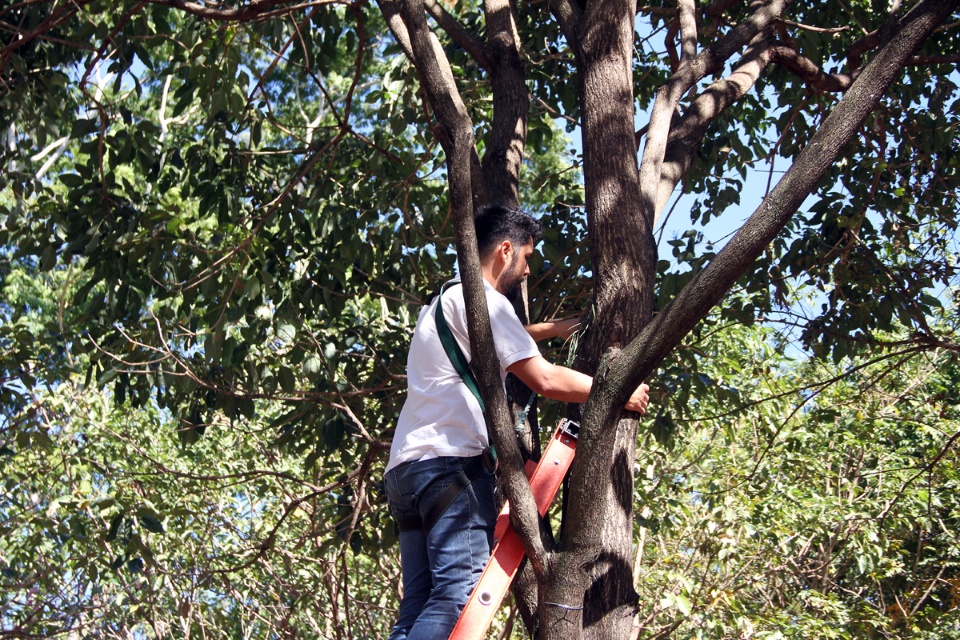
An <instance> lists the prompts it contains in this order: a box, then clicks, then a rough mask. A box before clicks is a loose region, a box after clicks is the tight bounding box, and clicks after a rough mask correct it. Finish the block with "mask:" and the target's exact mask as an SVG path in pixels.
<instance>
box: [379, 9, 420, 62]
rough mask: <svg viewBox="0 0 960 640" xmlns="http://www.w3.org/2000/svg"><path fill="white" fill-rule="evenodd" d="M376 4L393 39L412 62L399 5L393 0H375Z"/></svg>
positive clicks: (410, 47) (410, 48)
mask: <svg viewBox="0 0 960 640" xmlns="http://www.w3.org/2000/svg"><path fill="white" fill-rule="evenodd" d="M377 4H378V5H379V6H380V13H382V14H383V18H384V20H386V21H387V26H388V27H389V28H390V33H392V34H393V39H394V40H396V41H397V44H398V45H400V48H401V49H403V54H404V55H405V56H407V60H409V61H410V62H413V47H412V46H411V45H410V34H409V33H408V32H407V25H406V24H404V22H403V17H402V16H401V15H400V7H398V6H397V3H396V1H395V0H377Z"/></svg>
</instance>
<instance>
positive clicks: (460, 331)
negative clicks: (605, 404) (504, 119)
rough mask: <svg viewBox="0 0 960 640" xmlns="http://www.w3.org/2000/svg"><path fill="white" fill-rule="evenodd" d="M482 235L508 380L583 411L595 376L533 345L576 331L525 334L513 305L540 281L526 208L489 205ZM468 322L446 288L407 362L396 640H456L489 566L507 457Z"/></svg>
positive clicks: (394, 458)
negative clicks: (488, 411) (486, 404)
mask: <svg viewBox="0 0 960 640" xmlns="http://www.w3.org/2000/svg"><path fill="white" fill-rule="evenodd" d="M475 224H476V234H477V244H478V247H479V251H480V256H481V269H482V273H483V280H484V290H485V294H486V300H487V308H488V310H489V313H490V325H491V328H492V330H493V343H494V347H495V350H496V355H497V358H498V360H499V362H500V375H501V378H505V377H506V375H507V373H512V374H514V375H516V376H517V377H518V378H520V380H522V381H523V382H524V383H525V384H526V385H527V386H529V387H530V388H531V389H533V390H534V391H535V392H537V393H539V394H541V395H543V396H545V397H547V398H551V399H554V400H561V401H563V402H584V401H585V400H586V399H587V397H588V396H589V394H590V387H591V385H592V382H593V381H592V379H591V378H590V376H587V375H584V374H582V373H580V372H578V371H574V370H573V369H568V368H566V367H560V366H556V365H553V364H551V363H549V362H547V361H546V360H545V359H544V358H543V357H542V356H541V355H540V351H539V350H538V348H537V345H536V343H535V341H534V338H533V337H532V336H534V335H536V336H537V337H539V338H550V337H554V336H561V335H564V334H568V333H569V331H570V330H571V329H572V326H573V325H574V324H575V322H576V321H564V322H558V323H550V324H539V325H536V326H535V327H529V328H525V327H524V326H523V325H522V324H521V323H520V320H519V318H517V316H516V314H515V312H514V310H513V306H512V305H511V304H510V302H509V300H508V299H507V297H506V296H507V295H508V294H511V293H513V292H514V291H515V290H516V289H517V288H518V287H519V285H520V283H521V281H522V280H523V278H525V277H526V276H527V275H528V274H529V273H530V268H529V266H528V264H527V261H528V259H529V258H530V256H531V255H532V254H533V251H534V244H535V243H536V242H537V241H538V240H539V238H540V225H539V223H538V222H537V221H536V220H534V219H533V218H531V217H530V216H529V215H527V214H526V213H523V212H522V211H520V210H518V209H513V208H508V207H505V206H502V205H488V206H485V207H482V208H480V209H479V210H478V211H477V213H476V216H475ZM469 313H471V311H470V310H468V309H467V307H466V305H465V304H464V300H463V289H462V287H451V288H449V289H448V288H447V287H446V286H445V287H444V288H443V289H441V293H440V294H439V295H438V296H436V297H435V298H434V299H433V301H432V302H431V303H430V304H428V305H427V306H426V307H424V309H423V310H422V311H421V313H420V318H419V320H418V321H417V326H416V330H415V331H414V334H413V340H412V341H411V345H410V353H409V355H408V357H407V399H406V401H405V402H404V405H403V409H402V411H401V413H400V419H399V422H398V424H397V431H396V435H395V436H394V440H393V445H392V446H391V449H390V461H389V463H388V464H387V469H386V479H385V480H386V482H385V484H386V489H387V496H388V499H389V502H390V509H391V511H392V513H393V515H394V516H395V517H396V519H397V522H398V524H399V527H400V532H401V533H400V557H401V563H402V568H403V600H402V601H401V603H400V612H399V618H398V620H397V624H396V626H395V627H394V629H393V633H392V634H391V636H390V638H391V640H403V639H410V640H432V639H435V638H444V637H446V636H447V635H449V633H450V630H451V629H452V628H453V625H454V624H455V623H456V621H457V617H458V616H459V614H460V610H461V609H462V608H463V605H464V603H466V601H467V596H468V595H469V593H470V589H471V588H472V587H473V585H474V583H475V582H476V581H477V578H478V577H479V575H480V573H481V571H482V570H483V566H484V564H485V563H486V561H487V559H488V557H489V555H490V547H491V545H492V538H493V528H494V525H495V523H496V517H497V512H496V505H495V502H494V475H493V474H494V471H495V467H496V465H495V461H496V455H495V453H493V452H492V451H491V447H490V440H489V437H488V435H487V429H486V425H485V417H484V410H483V402H482V400H481V398H480V396H479V393H478V391H477V387H476V382H475V380H474V379H473V377H472V374H471V373H470V370H469V367H468V366H467V367H466V368H462V367H463V364H465V363H466V362H468V358H469V355H468V354H469V353H470V341H469V334H468V329H467V315H468V314H469ZM458 350H459V352H458ZM464 356H466V358H464ZM648 391H649V387H648V386H647V385H646V384H641V385H640V386H639V387H638V388H637V389H636V390H635V391H634V392H633V394H631V396H630V398H629V399H628V400H627V402H626V409H627V410H628V411H636V412H639V413H644V412H645V411H646V408H647V403H648V402H649V395H648Z"/></svg>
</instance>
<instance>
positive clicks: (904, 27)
mask: <svg viewBox="0 0 960 640" xmlns="http://www.w3.org/2000/svg"><path fill="white" fill-rule="evenodd" d="M958 5H960V0H925V1H924V2H922V3H921V4H919V5H918V6H917V7H916V8H915V9H914V10H913V11H911V12H910V13H909V14H907V15H906V16H905V17H904V18H903V20H902V21H901V22H895V23H894V24H893V25H889V26H888V27H885V28H884V29H883V30H881V33H882V37H881V41H882V42H883V43H884V44H883V45H882V46H881V47H880V49H879V50H878V51H877V54H876V56H875V57H874V59H873V60H872V61H871V62H870V63H869V64H868V65H867V66H866V68H865V69H864V70H863V73H862V74H861V75H860V77H859V78H857V80H856V81H855V82H854V83H853V85H852V86H851V88H850V90H849V91H847V93H846V95H844V97H843V99H842V100H841V101H840V102H839V103H838V104H837V106H836V107H835V108H834V109H833V111H832V112H831V113H830V115H829V116H827V118H826V120H825V121H824V123H823V125H822V126H821V127H820V129H819V131H817V133H816V134H815V135H814V137H813V138H812V139H811V141H810V144H809V145H807V147H806V148H805V149H804V150H803V151H802V152H801V153H800V155H799V156H798V157H797V161H796V162H795V163H794V165H793V166H792V167H791V168H790V169H789V170H788V171H787V173H786V174H785V175H784V177H783V179H782V180H781V181H780V183H779V184H778V185H777V186H776V187H775V188H774V190H773V192H771V194H770V195H769V196H768V197H767V199H766V200H765V201H764V202H763V204H762V205H760V207H759V208H758V209H757V211H756V212H755V213H754V214H753V215H752V216H751V217H750V219H749V220H748V221H747V222H746V223H745V224H744V225H743V227H742V228H741V229H740V231H738V232H737V234H736V235H735V236H734V237H733V239H732V240H731V241H730V242H729V243H728V244H727V245H726V246H725V247H724V248H723V250H722V251H721V252H720V253H719V254H718V255H717V257H716V258H714V259H713V261H712V262H711V263H710V264H709V265H708V266H707V267H706V268H705V269H704V270H703V271H702V272H700V273H699V274H698V275H697V276H696V277H695V278H694V279H693V280H692V281H691V282H690V284H688V285H687V286H686V287H685V288H684V289H683V291H681V292H680V294H678V295H677V297H676V298H675V299H674V300H673V302H671V303H670V304H669V305H668V306H667V307H666V308H665V309H664V310H663V311H662V312H660V314H659V315H658V316H657V317H656V318H654V320H653V321H652V322H651V323H650V324H649V325H647V327H646V328H644V330H643V332H642V333H641V334H640V336H638V337H637V339H636V340H634V341H633V342H631V343H630V345H628V346H627V348H625V349H624V351H623V352H622V353H621V354H620V356H619V357H618V358H616V362H615V363H613V365H612V368H611V375H610V377H609V383H610V384H611V385H612V386H613V387H615V388H616V391H611V394H612V396H613V401H614V402H617V401H622V400H625V399H626V397H627V396H628V395H629V392H630V391H631V390H632V389H633V388H635V386H636V384H639V382H640V381H641V380H643V379H645V378H646V377H647V376H649V375H650V374H651V373H652V372H653V370H654V368H655V367H656V366H657V365H658V364H659V363H660V362H661V361H662V359H663V358H664V357H665V356H666V355H667V354H668V353H669V352H670V351H671V350H672V349H673V348H674V347H675V346H676V345H677V344H679V343H680V340H681V339H682V338H683V337H684V336H685V335H686V334H687V333H688V332H689V331H690V330H691V329H692V328H693V327H694V326H695V325H696V323H697V322H699V321H700V320H701V319H702V318H703V317H705V316H706V314H707V313H708V312H709V311H710V309H711V308H712V307H713V306H714V305H715V304H716V303H717V302H719V301H720V299H721V298H722V297H723V296H724V295H725V293H726V292H727V291H728V290H729V288H730V287H731V286H732V285H733V283H734V282H735V281H736V279H737V278H738V277H739V276H740V275H741V274H742V273H744V271H745V270H746V269H748V268H749V267H750V265H751V264H752V263H753V261H754V260H755V259H756V257H757V256H759V255H760V254H761V253H762V252H763V251H764V249H765V248H766V247H767V245H768V244H769V243H770V241H771V240H772V239H773V238H774V237H775V236H776V234H777V233H779V232H780V230H781V229H783V227H784V226H786V224H787V223H788V222H789V220H790V218H791V217H792V216H793V215H794V213H795V212H796V211H797V209H798V208H799V206H800V204H801V203H802V202H803V200H804V199H805V198H806V196H807V195H808V194H809V193H810V192H811V191H812V190H813V189H814V188H815V186H816V184H817V183H818V182H819V180H820V179H821V178H822V177H823V175H824V174H825V173H826V171H827V169H828V168H829V167H830V166H831V165H832V164H833V162H834V161H835V159H836V158H837V156H838V155H839V154H840V152H841V151H842V150H843V148H844V147H845V146H846V145H847V143H849V141H850V140H851V139H852V138H853V136H854V135H855V134H856V132H857V130H858V129H859V128H860V126H861V125H862V123H863V122H864V120H865V119H866V118H867V116H868V115H869V114H870V112H871V111H873V109H875V108H876V106H877V104H878V102H879V101H880V98H881V97H882V95H883V94H884V92H886V91H887V89H888V88H889V87H890V85H891V84H892V83H893V81H894V80H895V79H896V77H897V76H898V75H899V74H900V73H902V71H903V67H904V66H905V65H906V64H907V62H908V61H909V60H910V58H911V56H912V55H913V53H914V51H916V49H917V47H919V46H920V44H921V43H922V42H923V40H924V39H926V38H927V37H928V36H929V35H930V33H931V32H932V31H933V29H934V28H935V27H936V26H937V25H938V24H940V23H941V22H943V21H944V20H945V19H946V18H947V17H948V16H949V15H950V13H951V12H952V11H953V10H955V9H956V8H957V6H958ZM631 385H633V386H631ZM600 396H602V394H595V395H594V396H591V400H590V401H589V402H588V403H587V407H586V413H587V416H593V415H595V413H596V412H597V411H602V410H603V409H602V407H601V406H600V403H599V402H594V399H593V398H594V397H600ZM594 405H596V406H594ZM588 419H589V418H588Z"/></svg>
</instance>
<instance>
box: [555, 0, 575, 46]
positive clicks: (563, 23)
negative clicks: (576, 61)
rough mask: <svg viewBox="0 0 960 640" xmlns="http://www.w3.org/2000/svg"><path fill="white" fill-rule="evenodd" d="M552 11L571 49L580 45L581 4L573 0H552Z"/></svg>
mask: <svg viewBox="0 0 960 640" xmlns="http://www.w3.org/2000/svg"><path fill="white" fill-rule="evenodd" d="M548 5H549V7H550V12H551V13H552V14H553V17H554V18H556V19H557V23H558V24H559V25H560V30H561V31H563V36H564V37H565V38H566V39H567V44H568V45H569V46H570V48H571V49H574V50H576V49H577V47H579V46H580V14H581V13H582V12H581V11H580V6H579V5H578V4H577V3H576V2H573V0H550V1H549V2H548Z"/></svg>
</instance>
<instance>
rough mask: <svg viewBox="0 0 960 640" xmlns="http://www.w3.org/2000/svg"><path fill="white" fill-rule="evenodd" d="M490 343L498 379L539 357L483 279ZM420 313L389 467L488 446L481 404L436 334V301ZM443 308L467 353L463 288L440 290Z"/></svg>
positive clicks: (509, 307) (474, 452) (510, 308)
mask: <svg viewBox="0 0 960 640" xmlns="http://www.w3.org/2000/svg"><path fill="white" fill-rule="evenodd" d="M483 284H484V289H485V290H486V294H487V310H488V311H489V313H490V328H491V330H492V331H493V342H494V346H495V348H496V351H497V357H498V358H499V359H500V377H501V378H502V379H505V378H506V377H507V371H506V369H507V368H508V367H509V366H510V365H512V364H514V363H515V362H519V361H520V360H525V359H527V358H532V357H534V356H538V355H540V350H539V349H538V348H537V343H536V342H535V341H534V340H533V338H531V337H530V334H528V333H527V331H526V329H524V327H523V324H522V323H521V322H520V319H519V318H518V317H517V314H516V313H515V312H514V310H513V306H512V305H511V304H510V301H509V300H507V298H506V297H505V296H504V295H503V294H501V293H500V292H499V291H497V290H496V289H494V288H493V287H491V286H490V284H489V283H488V282H487V281H486V280H484V283H483ZM439 298H440V297H439V296H438V297H436V298H434V299H433V300H432V301H431V302H430V304H429V305H427V306H426V307H424V308H423V310H422V311H421V312H420V317H419V318H418V319H417V327H416V329H415V330H414V332H413V340H412V341H411V343H410V352H409V354H408V355H407V399H406V402H404V403H403V409H402V410H401V411H400V419H399V420H398V421H397V431H396V434H395V435H394V437H393V444H392V445H391V447H390V462H389V463H388V464H387V470H388V471H389V470H390V469H392V468H393V467H395V466H397V465H399V464H402V463H404V462H410V461H413V460H428V459H430V458H438V457H441V456H463V457H468V456H475V455H479V454H480V453H481V452H482V451H483V450H484V449H485V448H486V447H487V446H488V443H487V428H486V425H485V424H484V420H483V411H481V409H480V403H479V402H477V399H476V398H475V397H474V395H473V393H471V392H470V390H469V389H468V388H467V385H465V384H464V383H463V380H461V379H460V375H459V374H458V373H457V370H456V369H454V367H453V364H452V363H451V362H450V358H449V357H448V356H447V353H446V352H445V351H444V350H443V345H442V344H441V343H440V337H439V336H438V335H437V324H436V316H435V315H434V313H435V311H436V306H437V300H438V299H439ZM443 310H444V317H445V318H446V320H447V324H448V325H449V326H450V332H451V333H453V336H454V338H455V339H456V341H457V343H458V344H459V345H460V349H462V350H463V354H464V355H465V356H466V358H467V360H468V361H469V360H471V356H470V338H469V334H468V333H467V312H466V306H465V305H464V302H463V287H462V286H455V285H451V286H450V287H448V288H447V289H446V291H444V292H443Z"/></svg>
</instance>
